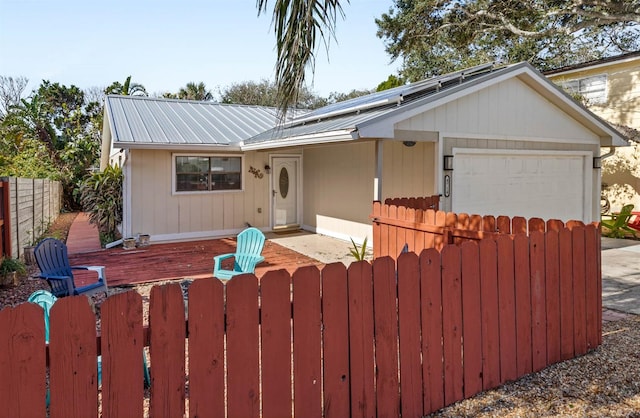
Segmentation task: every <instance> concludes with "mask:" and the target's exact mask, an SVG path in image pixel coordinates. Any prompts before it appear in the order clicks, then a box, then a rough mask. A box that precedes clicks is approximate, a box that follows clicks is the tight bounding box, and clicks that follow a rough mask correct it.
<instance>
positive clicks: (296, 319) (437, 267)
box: [0, 225, 601, 418]
mask: <svg viewBox="0 0 640 418" xmlns="http://www.w3.org/2000/svg"><path fill="white" fill-rule="evenodd" d="M597 238H598V230H597V229H596V227H595V226H593V225H588V226H574V227H573V228H572V229H566V228H563V229H561V230H558V231H556V230H550V231H548V232H547V233H546V234H544V233H542V232H538V231H533V232H531V234H530V236H527V235H524V234H519V235H515V236H511V235H501V236H498V237H497V238H496V239H495V240H482V241H479V242H474V241H467V242H464V243H462V244H461V245H459V246H457V245H447V246H445V247H444V248H443V249H442V251H441V252H438V251H437V250H436V249H433V248H432V249H426V250H424V251H422V252H421V254H420V255H419V256H418V255H416V254H415V253H407V254H402V255H401V256H400V257H399V258H398V261H397V264H396V262H395V261H394V260H393V259H392V258H390V257H381V258H378V259H376V260H375V261H373V263H371V264H370V263H368V262H357V263H353V264H351V266H349V267H348V268H346V267H345V266H344V265H342V264H339V263H337V264H331V265H328V266H326V267H324V268H323V269H322V270H321V271H320V270H318V268H317V267H314V266H312V267H304V268H301V269H299V270H297V271H296V272H295V273H294V274H293V276H290V275H289V273H287V272H286V271H285V270H278V271H271V272H268V273H267V274H266V275H265V276H264V277H263V278H262V279H261V280H260V281H258V279H257V278H256V277H255V276H253V275H243V276H238V277H236V278H234V279H232V280H230V281H229V282H227V283H226V284H223V283H222V282H220V281H218V280H217V279H201V280H196V281H195V282H194V283H193V284H192V285H191V286H190V288H189V293H188V301H189V303H188V322H185V308H184V301H183V295H182V292H181V289H180V287H179V285H177V284H169V285H165V286H161V287H155V288H153V290H152V292H151V295H150V309H149V328H148V332H145V331H144V330H143V315H142V299H141V297H140V295H139V294H137V293H135V292H133V291H132V292H128V293H123V294H117V295H114V296H111V297H109V298H108V299H107V300H106V301H105V302H104V303H103V304H102V307H101V315H102V322H101V329H102V335H101V338H100V339H98V340H97V339H96V333H95V318H94V314H93V312H92V311H91V310H90V309H89V306H88V304H87V302H86V298H85V297H82V296H77V297H68V298H62V299H60V300H58V302H56V304H55V305H54V306H53V308H52V311H51V331H50V332H51V334H50V335H51V341H50V346H49V350H48V353H49V360H48V361H49V363H48V364H49V371H50V391H51V404H50V408H49V412H50V416H51V417H87V416H96V414H97V411H98V408H99V407H100V408H101V411H102V415H103V416H105V417H122V416H127V417H139V416H143V414H144V408H143V402H144V400H145V396H148V397H149V399H148V401H149V404H150V412H151V415H153V416H165V417H177V416H183V414H185V415H188V416H190V417H196V416H197V417H206V416H212V417H225V416H227V417H259V416H262V417H285V416H296V417H305V418H306V417H346V416H353V417H373V416H392V417H397V416H400V412H402V416H403V417H420V416H422V415H426V414H429V413H431V412H433V411H436V410H438V409H440V408H442V407H444V406H445V405H449V404H451V403H453V402H456V401H458V400H460V399H463V398H466V397H470V396H472V395H474V394H476V393H478V392H480V391H482V390H486V389H489V388H492V387H495V386H498V385H500V384H502V383H504V382H506V381H509V380H513V379H516V378H518V377H520V376H523V375H525V374H528V373H530V372H533V371H537V370H540V369H542V368H544V367H546V366H547V365H549V364H552V363H554V362H558V361H561V360H564V359H568V358H572V357H575V356H579V355H582V354H585V353H586V352H588V351H589V350H593V349H594V348H595V347H597V346H598V345H599V344H600V342H601V340H600V336H601V330H600V325H601V320H600V316H599V315H600V313H601V300H600V296H599V295H600V294H601V292H600V290H601V289H600V280H599V279H600V274H599V268H598V267H599V265H598V262H599V257H598V255H599V248H598V239H597ZM185 324H186V325H185ZM96 341H98V343H96ZM185 341H186V349H185ZM145 345H148V346H149V349H150V355H149V362H150V366H151V376H152V386H151V390H150V394H148V393H146V394H145V392H144V391H143V376H142V358H141V356H140V352H141V350H142V348H143V346H145ZM98 350H100V352H101V354H102V362H103V369H102V385H101V386H100V387H99V386H98V384H97V381H96V360H95V357H96V355H97V353H98ZM46 356H47V350H45V343H44V326H43V319H42V311H41V310H40V308H38V307H37V306H35V305H31V304H23V305H20V306H18V307H16V308H6V309H4V310H2V311H0V405H2V409H3V411H6V412H5V413H6V414H7V416H12V417H21V416H22V417H27V416H45V413H46V404H45V395H46V389H47V384H46V372H47V367H46V365H47V358H46ZM136 382H139V383H136ZM99 396H101V397H100V398H99ZM99 399H100V400H99Z"/></svg>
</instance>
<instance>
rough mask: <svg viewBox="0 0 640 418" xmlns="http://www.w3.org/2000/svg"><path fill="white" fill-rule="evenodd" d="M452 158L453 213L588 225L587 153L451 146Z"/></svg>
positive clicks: (588, 180)
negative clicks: (583, 222)
mask: <svg viewBox="0 0 640 418" xmlns="http://www.w3.org/2000/svg"><path fill="white" fill-rule="evenodd" d="M453 154H454V171H453V172H452V175H453V177H452V180H453V181H452V190H451V197H452V209H453V211H454V212H457V213H469V214H479V215H494V216H498V215H506V216H511V217H513V216H524V217H525V218H532V217H537V218H542V219H545V220H546V219H561V220H563V221H567V220H571V219H577V220H583V221H590V218H591V197H592V191H591V184H592V182H591V176H592V168H591V154H590V153H587V152H573V151H572V152H560V151H558V152H554V151H524V150H523V151H512V150H481V149H460V148H456V149H454V150H453Z"/></svg>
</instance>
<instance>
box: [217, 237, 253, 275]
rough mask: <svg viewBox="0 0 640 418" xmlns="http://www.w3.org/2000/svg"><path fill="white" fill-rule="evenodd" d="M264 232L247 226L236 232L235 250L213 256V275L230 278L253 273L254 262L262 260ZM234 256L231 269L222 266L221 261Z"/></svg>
mask: <svg viewBox="0 0 640 418" xmlns="http://www.w3.org/2000/svg"><path fill="white" fill-rule="evenodd" d="M264 239H265V238H264V234H263V233H262V232H261V231H260V230H259V229H257V228H247V229H245V230H244V231H242V232H240V233H239V234H238V244H237V247H236V252H235V253H233V254H222V255H217V256H215V257H213V262H214V265H213V276H214V277H217V278H218V279H230V278H232V277H233V276H237V275H238V274H244V273H254V272H255V270H256V264H258V263H260V262H262V261H264V257H263V256H261V255H260V253H262V248H263V247H264ZM231 257H234V258H235V260H234V263H233V270H225V269H223V268H222V261H223V260H226V259H228V258H231Z"/></svg>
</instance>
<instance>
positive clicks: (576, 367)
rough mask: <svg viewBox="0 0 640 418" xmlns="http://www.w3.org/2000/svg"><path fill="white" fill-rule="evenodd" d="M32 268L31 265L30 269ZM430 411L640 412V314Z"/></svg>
mask: <svg viewBox="0 0 640 418" xmlns="http://www.w3.org/2000/svg"><path fill="white" fill-rule="evenodd" d="M75 215H76V214H61V215H60V216H59V217H58V219H57V220H56V222H54V224H53V225H52V226H51V228H50V229H49V232H48V234H49V235H54V236H56V237H57V238H60V239H66V231H68V228H69V226H70V225H71V222H73V219H74V218H75ZM35 269H36V268H35V267H31V268H30V274H31V275H33V274H34V272H36V270H35ZM185 284H186V283H185ZM39 289H48V285H47V283H46V282H45V281H44V280H40V279H37V278H27V279H25V280H23V282H22V283H21V284H20V285H19V286H17V287H14V288H5V289H0V308H4V307H6V306H15V305H17V304H19V303H22V302H24V301H26V300H27V298H28V297H29V295H30V294H31V293H32V292H34V291H36V290H39ZM130 289H131V288H127V289H123V288H114V289H111V290H110V291H111V292H120V291H126V290H130ZM134 289H135V290H136V291H138V292H139V293H140V294H141V295H142V297H143V301H145V302H146V303H145V318H146V316H147V315H146V312H147V309H148V300H149V299H148V298H149V292H150V290H151V285H139V286H136V287H134ZM102 300H103V298H102V297H100V296H96V297H94V303H95V304H96V306H97V307H99V305H100V303H101V302H102ZM98 311H99V310H98ZM431 416H434V417H637V418H640V317H639V316H633V315H632V316H629V317H628V318H627V319H623V320H619V321H609V322H605V323H604V324H603V344H602V345H601V346H600V347H598V349H597V350H595V351H593V352H591V353H589V354H587V355H584V356H582V357H579V358H576V359H573V360H569V361H565V362H562V363H558V364H556V365H553V366H550V367H548V368H546V369H545V370H542V371H540V372H538V373H533V374H530V375H528V376H525V377H523V378H521V379H519V380H517V381H515V382H512V383H508V384H506V385H504V386H502V387H500V388H498V389H494V390H490V391H487V392H483V393H481V394H479V395H477V396H475V397H473V398H471V399H467V400H464V401H461V402H458V403H457V404H454V405H452V406H450V407H448V408H445V409H442V410H440V411H438V412H437V413H435V414H433V415H431Z"/></svg>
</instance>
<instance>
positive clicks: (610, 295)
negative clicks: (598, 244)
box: [602, 237, 640, 315]
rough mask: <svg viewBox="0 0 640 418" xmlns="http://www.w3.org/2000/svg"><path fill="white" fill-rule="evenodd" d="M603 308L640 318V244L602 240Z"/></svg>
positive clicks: (611, 239) (633, 241) (630, 241)
mask: <svg viewBox="0 0 640 418" xmlns="http://www.w3.org/2000/svg"><path fill="white" fill-rule="evenodd" d="M602 305H603V306H604V307H606V308H609V309H614V310H616V311H621V312H627V313H633V314H636V315H640V241H635V240H629V239H614V238H605V237H603V238H602Z"/></svg>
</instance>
